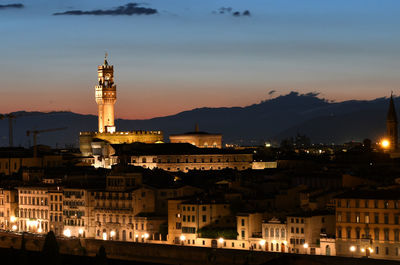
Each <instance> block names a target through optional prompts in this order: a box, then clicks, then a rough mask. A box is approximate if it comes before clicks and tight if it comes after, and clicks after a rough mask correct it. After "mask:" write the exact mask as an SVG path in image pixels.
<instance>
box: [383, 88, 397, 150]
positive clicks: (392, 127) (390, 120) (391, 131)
mask: <svg viewBox="0 0 400 265" xmlns="http://www.w3.org/2000/svg"><path fill="white" fill-rule="evenodd" d="M397 127H398V124H397V114H396V109H395V107H394V100H393V91H392V92H391V94H390V101H389V109H388V112H387V117H386V134H387V137H388V138H389V141H390V149H391V150H395V149H397V142H398V130H397Z"/></svg>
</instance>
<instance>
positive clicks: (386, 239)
mask: <svg viewBox="0 0 400 265" xmlns="http://www.w3.org/2000/svg"><path fill="white" fill-rule="evenodd" d="M383 234H384V236H385V241H389V229H387V228H385V229H384V230H383Z"/></svg>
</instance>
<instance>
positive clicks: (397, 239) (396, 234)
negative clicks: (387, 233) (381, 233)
mask: <svg viewBox="0 0 400 265" xmlns="http://www.w3.org/2000/svg"><path fill="white" fill-rule="evenodd" d="M394 241H396V242H399V230H398V229H395V230H394Z"/></svg>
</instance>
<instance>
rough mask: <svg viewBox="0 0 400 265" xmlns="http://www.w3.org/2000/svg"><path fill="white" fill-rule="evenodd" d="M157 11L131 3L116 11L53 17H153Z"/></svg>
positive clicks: (67, 12) (64, 13) (77, 12)
mask: <svg viewBox="0 0 400 265" xmlns="http://www.w3.org/2000/svg"><path fill="white" fill-rule="evenodd" d="M157 13H158V12H157V9H153V8H147V7H141V6H140V4H138V3H129V4H126V5H124V6H119V7H116V8H114V9H108V10H101V9H97V10H92V11H82V10H71V11H66V12H62V13H54V14H53V15H55V16H59V15H73V16H80V15H94V16H105V15H111V16H120V15H127V16H131V15H153V14H157Z"/></svg>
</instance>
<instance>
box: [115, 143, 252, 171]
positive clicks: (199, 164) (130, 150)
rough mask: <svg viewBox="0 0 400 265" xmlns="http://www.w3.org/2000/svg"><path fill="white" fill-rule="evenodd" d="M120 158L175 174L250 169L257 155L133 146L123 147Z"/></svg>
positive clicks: (179, 146)
mask: <svg viewBox="0 0 400 265" xmlns="http://www.w3.org/2000/svg"><path fill="white" fill-rule="evenodd" d="M118 148H119V150H118V151H117V155H118V156H126V157H127V160H128V161H127V162H128V163H129V164H130V165H134V166H140V167H144V168H149V169H153V168H160V169H163V170H166V171H171V172H177V171H182V172H188V171H190V170H222V169H226V168H231V169H236V170H246V169H251V168H252V163H253V154H252V153H250V152H247V151H243V150H242V151H236V150H228V149H216V148H197V147H195V146H193V145H191V144H187V143H186V144H182V143H181V144H153V145H152V144H139V143H138V144H132V145H124V146H119V147H118Z"/></svg>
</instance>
